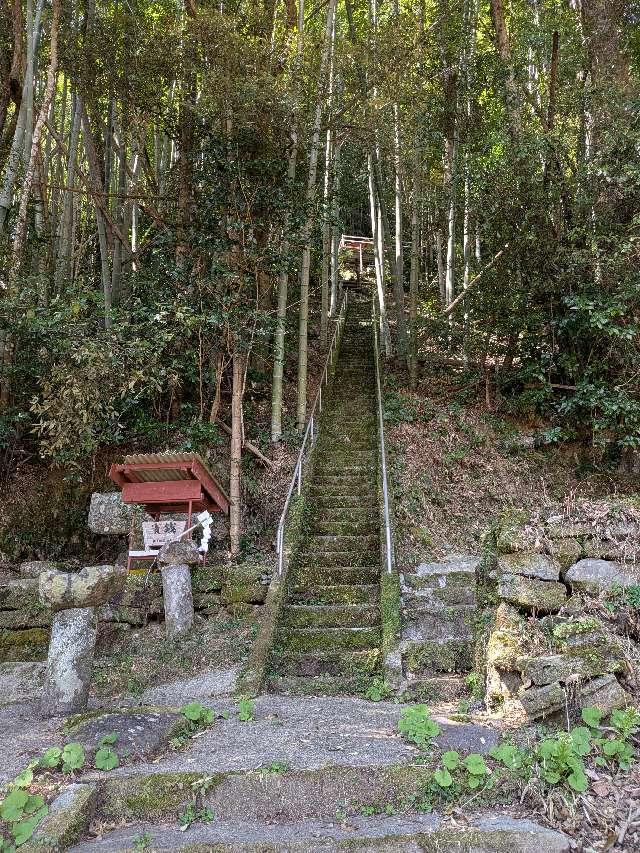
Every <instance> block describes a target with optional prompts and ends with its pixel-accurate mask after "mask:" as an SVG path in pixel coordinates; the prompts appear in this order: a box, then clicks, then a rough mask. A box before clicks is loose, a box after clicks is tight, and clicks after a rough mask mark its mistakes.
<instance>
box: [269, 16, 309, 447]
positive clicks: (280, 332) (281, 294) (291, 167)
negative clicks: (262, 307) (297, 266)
mask: <svg viewBox="0 0 640 853" xmlns="http://www.w3.org/2000/svg"><path fill="white" fill-rule="evenodd" d="M303 45H304V0H299V6H298V41H297V54H296V66H295V72H296V73H297V72H298V71H299V69H300V63H301V60H302V48H303ZM298 145H299V141H298V120H297V114H296V115H294V117H293V121H292V124H291V147H290V149H289V163H288V166H287V183H288V186H289V192H290V193H291V195H293V190H294V182H295V178H296V168H297V162H298ZM291 202H293V199H291ZM290 223H291V215H290V212H289V210H287V211H286V213H285V216H284V223H283V239H282V249H281V251H282V256H283V261H282V269H281V270H280V274H279V276H278V308H277V313H276V329H275V334H274V347H273V349H274V352H273V376H272V379H271V441H273V442H277V441H280V439H281V438H282V379H283V374H284V353H285V333H286V325H287V295H288V291H289V247H290V242H289V228H290Z"/></svg>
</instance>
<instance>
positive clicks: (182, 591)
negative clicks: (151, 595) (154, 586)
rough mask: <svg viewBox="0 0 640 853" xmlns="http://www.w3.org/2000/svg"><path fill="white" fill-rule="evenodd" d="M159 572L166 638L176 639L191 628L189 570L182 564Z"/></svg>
mask: <svg viewBox="0 0 640 853" xmlns="http://www.w3.org/2000/svg"><path fill="white" fill-rule="evenodd" d="M160 571H161V574H162V594H163V596H164V623H165V628H166V631H167V636H168V637H176V636H178V634H184V633H185V631H189V630H191V628H192V627H193V592H192V590H191V569H190V568H189V566H187V565H185V564H184V563H182V564H179V565H168V566H163V567H162V569H161V570H160Z"/></svg>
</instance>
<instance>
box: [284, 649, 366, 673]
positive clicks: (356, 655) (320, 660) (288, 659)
mask: <svg viewBox="0 0 640 853" xmlns="http://www.w3.org/2000/svg"><path fill="white" fill-rule="evenodd" d="M275 661H276V662H275V664H274V668H275V669H276V672H277V674H278V675H295V676H304V677H308V676H314V677H315V676H318V675H330V676H339V675H349V676H353V675H371V674H373V673H375V672H377V670H378V665H379V663H380V649H379V648H375V647H374V648H370V649H361V650H355V651H353V650H351V651H349V650H342V649H341V650H340V651H320V650H317V651H314V652H299V653H297V654H294V653H291V652H289V653H287V652H283V653H279V654H277V655H276V659H275Z"/></svg>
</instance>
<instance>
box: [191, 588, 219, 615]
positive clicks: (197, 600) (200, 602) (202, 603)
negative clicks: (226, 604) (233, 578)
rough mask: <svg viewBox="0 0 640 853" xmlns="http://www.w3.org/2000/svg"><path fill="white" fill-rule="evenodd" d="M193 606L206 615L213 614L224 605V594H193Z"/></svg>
mask: <svg viewBox="0 0 640 853" xmlns="http://www.w3.org/2000/svg"><path fill="white" fill-rule="evenodd" d="M193 606H194V607H195V609H196V610H198V611H199V612H201V613H203V614H204V615H205V616H210V615H213V614H214V613H217V611H218V610H219V609H220V607H221V606H222V596H221V595H220V594H219V593H217V592H200V593H195V594H194V596H193Z"/></svg>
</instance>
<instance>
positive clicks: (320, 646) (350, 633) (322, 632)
mask: <svg viewBox="0 0 640 853" xmlns="http://www.w3.org/2000/svg"><path fill="white" fill-rule="evenodd" d="M381 642H382V632H381V630H380V628H288V627H286V626H283V627H282V629H281V631H280V632H279V634H278V639H277V645H278V647H279V648H281V649H283V650H287V651H290V652H299V653H302V654H304V653H305V652H316V651H318V652H328V651H332V650H334V649H346V650H350V651H362V650H364V649H371V648H375V647H376V646H379V645H380V643H381Z"/></svg>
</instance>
